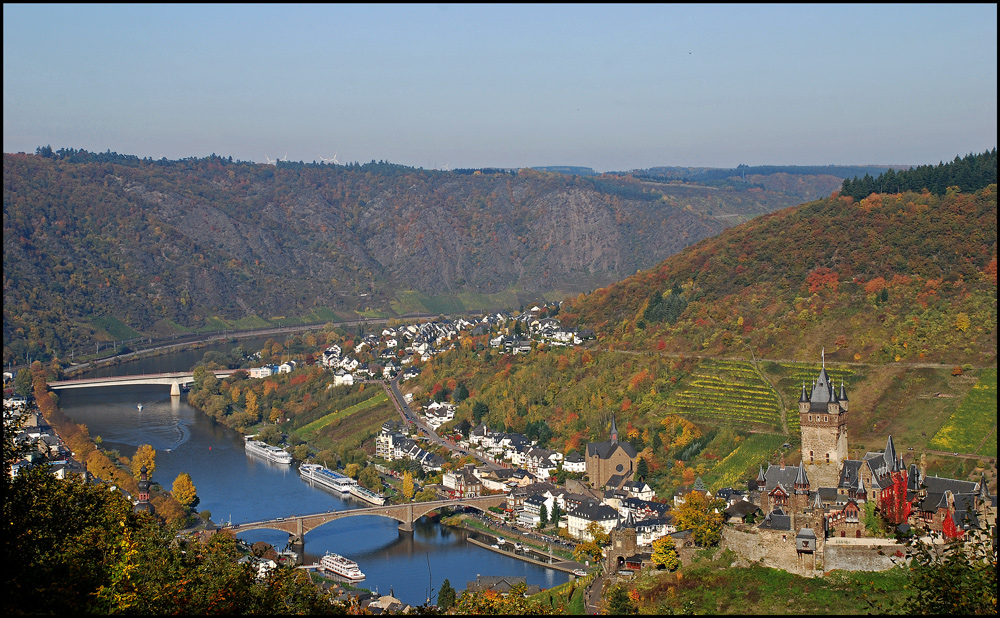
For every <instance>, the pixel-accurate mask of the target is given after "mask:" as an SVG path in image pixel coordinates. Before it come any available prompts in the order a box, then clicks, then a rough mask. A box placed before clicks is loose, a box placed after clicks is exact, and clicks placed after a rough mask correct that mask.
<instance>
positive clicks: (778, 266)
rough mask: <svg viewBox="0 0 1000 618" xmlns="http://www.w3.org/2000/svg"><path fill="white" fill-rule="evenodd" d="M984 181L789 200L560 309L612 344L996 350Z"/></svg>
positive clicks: (808, 351) (913, 352)
mask: <svg viewBox="0 0 1000 618" xmlns="http://www.w3.org/2000/svg"><path fill="white" fill-rule="evenodd" d="M996 190H997V187H996V185H995V184H993V185H990V186H989V187H986V188H984V189H982V190H980V191H977V192H975V193H961V192H956V191H951V192H948V193H947V194H946V195H944V196H935V195H933V194H931V193H930V192H927V191H924V192H922V193H912V192H909V193H901V194H892V195H878V194H876V195H872V196H870V197H867V198H865V199H863V200H860V201H855V200H854V199H853V198H851V197H848V196H836V197H830V198H827V199H823V200H819V201H814V202H811V203H807V204H803V205H801V206H798V207H793V208H789V209H786V210H783V211H781V212H777V213H773V214H770V215H766V216H763V217H759V218H757V219H754V220H753V221H750V222H748V223H745V224H743V225H741V226H739V227H734V228H730V229H728V230H726V231H725V232H723V233H722V234H720V235H719V236H716V237H713V238H710V239H707V240H704V241H702V242H700V243H698V244H696V245H694V246H692V247H689V248H688V249H686V250H685V251H683V252H681V253H680V254H678V255H675V256H672V257H670V258H668V259H666V260H665V261H664V262H662V263H661V264H660V265H659V266H657V267H655V268H653V269H650V270H647V271H643V272H641V273H638V274H636V275H634V276H632V277H629V278H628V279H626V280H624V281H621V282H619V283H616V284H613V285H610V286H607V287H605V288H601V289H599V290H596V291H595V292H594V293H592V294H590V295H587V296H584V295H580V296H579V297H578V298H577V299H575V300H573V301H572V302H571V303H567V306H564V308H563V310H562V312H561V316H562V318H563V320H564V322H568V323H570V324H574V325H577V326H581V327H583V326H587V327H592V328H595V329H596V330H597V332H598V333H599V335H600V338H601V339H602V340H603V341H604V342H605V344H606V345H611V346H614V347H616V348H627V349H628V348H630V349H644V350H651V349H660V350H674V351H680V352H684V353H689V354H731V355H740V356H746V357H749V356H750V355H751V354H757V355H766V356H769V357H772V358H781V357H786V358H799V359H802V358H818V357H819V354H820V352H821V350H822V349H824V348H825V350H826V355H827V358H833V359H834V360H841V361H848V360H864V361H866V362H867V361H874V362H885V361H889V362H892V361H910V362H920V361H941V362H963V363H964V362H970V363H976V364H980V363H981V364H995V363H996V345H997V330H996V325H997V315H996V298H997V296H996V290H997V288H996V285H997V274H996V272H997V271H996V267H997V249H996V242H997V198H996Z"/></svg>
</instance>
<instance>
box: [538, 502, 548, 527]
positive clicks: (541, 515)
mask: <svg viewBox="0 0 1000 618" xmlns="http://www.w3.org/2000/svg"><path fill="white" fill-rule="evenodd" d="M547 523H549V507H547V506H545V503H542V506H541V507H539V509H538V529H539V530H541V529H542V528H544V527H545V524H547Z"/></svg>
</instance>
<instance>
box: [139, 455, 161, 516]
mask: <svg viewBox="0 0 1000 618" xmlns="http://www.w3.org/2000/svg"><path fill="white" fill-rule="evenodd" d="M137 485H139V500H138V502H136V503H135V507H134V510H135V512H136V513H138V512H139V511H146V512H148V513H150V514H153V513H155V512H156V509H155V508H153V503H152V502H150V501H149V486H150V485H152V483H151V482H150V481H149V477H148V476H147V475H146V466H143V467H142V468H141V469H140V470H139V482H138V483H137Z"/></svg>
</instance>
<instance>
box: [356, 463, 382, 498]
mask: <svg viewBox="0 0 1000 618" xmlns="http://www.w3.org/2000/svg"><path fill="white" fill-rule="evenodd" d="M358 484H359V485H363V486H364V487H367V488H368V489H370V490H372V491H376V492H377V491H380V490H381V489H382V477H381V476H379V474H378V470H376V469H375V466H367V467H366V468H365V469H364V470H362V471H361V472H360V473H359V474H358Z"/></svg>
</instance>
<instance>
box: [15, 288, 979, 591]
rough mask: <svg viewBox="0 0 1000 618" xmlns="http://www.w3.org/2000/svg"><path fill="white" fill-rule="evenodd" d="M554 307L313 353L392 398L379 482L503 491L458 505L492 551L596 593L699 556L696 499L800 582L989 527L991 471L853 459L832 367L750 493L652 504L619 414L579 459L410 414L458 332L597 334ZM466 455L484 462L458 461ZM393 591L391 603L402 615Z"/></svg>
mask: <svg viewBox="0 0 1000 618" xmlns="http://www.w3.org/2000/svg"><path fill="white" fill-rule="evenodd" d="M557 310H558V304H552V305H545V306H534V307H532V308H531V309H529V310H528V311H525V312H522V313H520V314H511V315H504V314H492V315H487V316H485V317H483V318H481V319H480V320H478V321H471V320H467V319H464V318H460V319H457V320H455V321H454V322H452V321H450V320H433V321H427V322H423V323H415V324H407V325H397V326H394V327H390V326H387V327H385V328H384V329H382V330H381V333H380V335H374V334H369V335H365V336H364V338H363V339H362V342H361V343H360V344H359V345H357V346H355V348H354V354H355V356H356V355H358V353H359V352H360V351H361V350H363V349H365V348H368V349H370V350H371V351H372V353H375V355H376V356H377V358H378V359H379V361H378V362H379V363H381V366H380V367H377V369H376V370H375V371H373V370H372V364H368V363H361V362H359V361H358V360H357V359H356V358H355V356H352V355H349V354H344V353H343V351H342V349H341V348H340V346H338V345H330V346H327V347H325V348H323V349H322V351H321V352H318V353H317V354H315V355H314V358H315V361H314V362H315V363H316V364H317V365H320V366H322V367H325V368H326V369H327V370H328V371H330V372H332V373H334V375H335V378H334V380H335V381H334V384H336V385H337V386H354V385H355V384H360V383H381V384H382V385H383V386H384V388H385V389H386V392H387V393H390V394H391V395H392V399H393V401H394V405H395V407H396V410H397V411H398V412H399V418H398V419H395V420H388V421H386V422H385V423H383V425H382V428H381V431H380V432H379V433H378V434H377V436H376V437H375V443H374V454H373V457H372V460H371V464H372V465H373V467H374V468H375V469H377V470H378V471H379V473H380V475H381V478H382V480H380V481H379V482H380V483H381V484H382V486H383V487H384V488H386V489H389V488H392V487H393V486H396V487H397V488H398V485H399V483H400V480H401V478H402V476H403V475H401V474H400V473H399V468H398V467H395V468H394V466H393V462H405V461H409V462H412V465H416V466H419V468H420V469H421V471H422V472H423V475H422V476H424V477H425V483H424V484H423V486H420V485H415V486H414V488H413V489H412V490H411V492H410V493H409V495H410V496H411V499H413V500H463V499H468V498H478V497H481V496H489V495H494V496H496V495H503V496H505V501H504V503H503V505H502V506H500V507H491V508H490V509H482V510H479V509H470V508H465V509H459V511H460V512H462V511H464V512H465V515H464V516H465V517H472V518H473V519H475V520H476V521H478V522H479V523H480V524H481V525H483V526H484V529H485V530H486V531H488V532H489V534H491V535H492V538H493V539H494V542H493V543H492V544H490V545H484V547H485V548H486V549H489V550H493V551H497V552H502V553H505V554H507V555H510V556H514V557H519V558H521V559H524V560H536V561H537V560H538V559H540V558H544V554H543V553H542V552H543V551H544V548H548V549H549V552H550V555H549V560H548V561H549V562H550V563H555V562H558V561H559V560H560V559H559V558H558V556H557V557H556V558H553V557H552V555H551V552H552V549H553V548H556V549H557V550H558V553H559V554H560V555H562V556H563V558H562V559H561V563H560V568H562V569H564V570H566V571H567V572H572V573H573V575H574V576H576V577H588V576H590V575H592V574H594V575H598V576H599V577H596V578H591V579H590V580H589V583H590V585H595V584H598V585H601V584H600V583H599V582H602V578H604V577H609V578H612V579H618V578H623V577H624V578H628V577H629V576H631V575H632V574H633V573H637V572H641V571H642V570H643V569H647V570H648V569H651V568H652V569H655V568H657V567H661V568H662V563H660V562H658V561H657V560H662V557H658V558H654V555H655V554H656V550H655V548H657V547H658V546H661V542H662V540H663V539H670V540H671V542H670V546H671V547H676V548H677V549H678V550H679V552H680V553H681V554H684V552H687V553H688V555H690V551H692V550H693V549H694V547H695V546H696V545H697V544H698V543H697V542H696V535H695V531H694V530H692V529H691V528H690V527H688V526H685V525H684V524H683V523H681V522H679V521H678V518H677V517H676V515H677V513H678V509H679V508H680V507H682V506H683V505H685V504H686V503H688V502H691V501H692V499H693V498H694V499H696V500H695V502H697V503H698V504H699V505H702V508H704V509H705V510H706V511H710V512H711V513H713V514H714V516H715V520H716V521H717V522H719V525H718V526H717V528H718V530H717V533H718V539H717V542H718V545H719V547H721V548H724V549H730V550H732V551H733V552H734V553H735V554H736V555H738V556H739V557H740V559H742V560H744V561H745V562H747V563H758V564H762V565H764V566H769V567H773V568H779V569H783V570H786V571H789V572H792V573H796V574H799V575H804V576H807V577H822V576H823V574H824V572H829V571H831V570H834V569H846V570H852V571H865V570H885V569H888V568H891V567H892V566H893V565H894V564H895V556H896V555H897V552H898V548H899V547H900V540H899V538H900V535H904V536H905V535H906V534H909V533H910V531H911V530H914V531H915V530H918V529H920V530H923V531H924V533H927V532H931V533H936V534H938V535H940V536H941V537H942V538H943V539H952V538H957V537H961V536H962V535H963V534H965V533H966V532H968V531H970V530H972V531H975V530H980V531H987V532H990V533H991V534H992V533H993V531H995V526H996V496H994V495H991V494H990V492H989V489H988V487H987V482H986V477H985V476H983V478H982V479H981V480H980V481H979V482H970V481H966V480H958V479H949V478H940V477H938V476H935V475H932V474H929V473H928V471H927V470H925V469H923V466H922V465H920V464H919V463H918V462H915V461H911V462H909V463H908V464H907V463H905V462H904V458H903V456H902V455H901V454H900V453H899V452H897V447H896V445H895V443H894V441H893V438H892V436H886V446H885V449H883V450H881V451H878V452H868V453H866V454H865V455H864V457H863V458H860V459H851V458H849V457H848V440H847V430H846V427H847V420H848V414H849V413H850V399H849V396H848V393H847V391H846V389H845V387H844V385H843V384H839V385H837V384H834V383H833V381H832V380H831V379H830V377H829V375H828V374H827V371H826V367H825V362H824V366H823V368H822V369H821V370H820V372H819V374H818V375H817V376H815V379H814V380H813V383H812V386H811V387H809V386H808V385H806V384H803V385H802V389H801V393H800V396H799V402H798V414H799V419H800V427H801V460H800V462H799V464H798V465H787V466H786V465H785V464H784V455H783V456H782V461H781V462H780V463H769V464H767V465H766V467H765V466H764V465H763V464H762V465H761V466H760V468H759V473H758V475H757V477H756V478H753V479H748V480H747V483H746V485H745V486H740V487H725V488H722V489H719V490H717V491H714V492H713V491H709V490H707V489H706V487H705V485H704V484H703V483H701V479H700V478H699V479H696V481H695V482H694V483H692V484H691V485H690V486H689V487H685V488H683V489H682V490H681V491H679V492H677V493H675V494H674V495H672V496H657V495H656V492H655V491H654V490H653V489H652V488H651V486H650V485H649V484H648V483H646V482H645V478H644V476H645V475H644V473H643V471H644V468H645V463H646V462H643V461H642V460H641V459H640V458H639V457H638V453H637V450H636V449H635V448H634V447H633V446H632V445H631V444H630V443H629V441H628V440H626V439H622V438H621V437H620V435H619V431H618V428H617V425H616V419H615V418H614V417H613V416H612V417H611V418H610V419H609V426H608V433H607V439H606V440H604V441H600V442H591V443H588V444H587V445H586V447H585V449H584V452H569V453H562V452H559V451H557V450H553V449H550V448H543V447H540V446H539V445H538V440H537V439H532V438H529V437H528V436H525V435H523V434H520V433H514V432H507V431H498V430H494V429H491V428H490V427H488V426H487V425H486V424H485V423H480V424H479V425H476V426H472V425H471V424H469V423H463V425H462V426H459V428H458V429H457V430H455V429H453V430H451V431H449V432H448V433H446V434H444V435H438V433H437V430H438V429H440V428H441V427H442V425H444V424H445V423H448V422H449V421H452V420H453V419H454V411H455V404H453V403H449V402H445V401H435V400H430V401H427V402H426V403H424V404H423V405H421V406H418V407H417V411H414V410H413V409H412V408H411V405H415V404H414V399H413V396H412V394H411V393H406V394H405V395H403V394H401V393H400V390H399V387H400V384H401V383H405V381H406V380H408V379H410V378H413V377H415V376H416V375H418V374H419V370H418V369H417V368H416V367H413V366H412V362H413V359H415V358H421V359H422V361H426V360H428V359H429V358H431V357H433V356H434V355H437V354H442V353H444V352H446V351H448V350H449V349H451V348H452V347H453V346H454V345H455V342H456V341H457V339H458V338H459V337H460V335H461V334H462V333H463V332H470V333H474V334H475V335H477V336H483V335H487V336H488V341H489V345H490V347H491V348H498V349H501V350H503V351H504V352H505V353H508V354H522V353H523V354H530V353H531V351H532V349H533V348H534V347H537V346H539V345H551V346H567V345H580V344H582V343H583V342H584V341H585V340H586V339H587V338H588V336H589V335H590V333H577V332H574V331H568V330H563V329H562V328H561V327H560V326H559V323H558V321H557V320H555V319H552V318H546V317H540V314H544V313H547V312H549V311H553V312H555V311H557ZM249 360H250V361H252V360H253V358H252V357H251V358H250V359H249ZM297 364H298V363H297V362H296V361H295V360H289V361H287V362H285V363H282V364H280V365H276V366H270V365H265V366H257V367H249V368H247V369H246V373H247V376H248V378H249V379H264V378H267V377H269V376H271V375H273V374H280V373H292V372H294V371H295V370H296V367H297ZM408 365H410V366H408ZM27 409H28V408H27V407H26V400H25V399H24V398H5V416H7V414H8V413H9V414H16V413H21V412H24V411H25V410H27ZM27 416H28V423H27V426H26V427H25V428H24V430H23V431H22V433H21V434H20V435H19V436H18V439H19V440H21V441H23V442H27V443H30V444H33V445H35V446H36V447H37V452H36V453H35V454H34V455H33V457H35V458H38V457H39V456H44V457H46V458H47V459H48V460H49V461H50V463H51V468H50V469H51V471H52V473H53V474H55V475H57V476H59V477H60V478H64V477H66V476H67V475H71V474H73V472H76V473H83V474H84V475H86V476H89V475H87V474H86V473H84V472H83V470H82V468H81V467H80V466H79V465H78V464H76V465H74V462H72V460H71V458H70V457H69V453H68V452H67V449H66V448H65V445H64V444H63V443H62V442H61V440H59V438H58V437H57V436H54V435H52V432H51V431H48V430H47V427H46V424H45V422H44V419H42V418H41V416H40V415H38V414H30V415H27ZM278 437H279V438H280V436H278ZM268 448H275V447H268ZM440 453H448V454H450V457H449V458H446V457H445V456H442V454H440ZM469 458H474V459H475V460H476V461H477V462H478V463H459V464H456V463H454V462H453V461H452V460H456V461H457V460H460V459H464V460H465V461H468V459H469ZM289 461H290V458H289ZM32 463H33V461H32V460H31V459H25V460H21V461H18V462H15V463H14V467H13V470H12V474H16V473H17V471H18V470H19V469H20V468H21V467H22V466H26V465H31V464H32ZM407 476H409V475H408V474H407ZM90 478H92V477H90ZM435 479H436V480H437V481H436V482H434V481H435ZM411 481H412V478H411ZM355 484H356V483H355ZM371 489H373V490H374V489H375V488H371ZM369 493H370V495H372V496H378V500H379V501H377V502H374V503H375V504H381V503H383V502H385V498H384V496H383V495H382V494H381V493H371V492H369ZM393 494H394V496H395V498H394V499H393V501H394V502H398V501H399V500H401V499H402V500H403V501H404V502H405V497H401V493H400V492H398V491H394V492H393ZM133 502H134V503H135V504H136V508H148V495H146V496H145V500H144V499H143V495H142V494H140V495H139V496H136V497H135V498H134V499H133ZM369 502H371V500H369ZM876 505H877V506H878V508H879V511H880V512H883V513H888V519H889V520H890V521H891V523H893V524H895V525H896V528H895V529H884V528H873V529H868V527H869V526H875V520H874V519H873V518H872V517H871V514H872V508H871V507H873V506H876ZM866 514H867V516H866ZM683 521H684V522H686V521H687V520H683ZM535 550H537V551H535ZM282 556H285V557H290V559H292V560H293V561H294V559H295V554H294V552H289V551H286V552H283V553H279V554H278V555H275V556H274V558H278V559H279V560H280V559H281V557H282ZM245 559H246V560H249V561H250V562H251V563H252V564H254V565H255V568H256V569H257V571H258V573H259V575H260V576H264V574H265V573H266V572H267V570H268V569H270V568H273V567H274V566H276V564H277V561H275V560H271V559H267V558H264V557H254V556H252V555H248V556H247V557H246V558H245ZM521 579H522V580H523V578H521ZM517 581H518V578H517V577H513V578H512V577H510V576H503V574H495V575H491V576H488V577H487V576H481V577H480V578H478V579H477V581H470V582H469V583H468V586H467V588H468V589H470V590H473V589H475V590H489V589H494V590H498V591H504V592H509V590H510V588H511V586H512V585H514V584H516V583H517ZM522 583H523V581H522ZM335 587H336V586H335ZM529 589H530V587H529ZM536 592H537V591H536ZM340 594H341V595H342V597H343V598H350V597H351V596H352V595H353V596H354V598H355V601H356V602H364V603H366V604H369V605H371V604H375V605H373V606H372V608H373V609H374V608H375V607H379V605H378V603H379V602H380V601H379V598H380V597H378V596H377V595H371V594H366V593H364V592H363V591H361V592H354V591H351V590H341V591H340ZM392 598H393V597H391V596H390V597H388V599H389V600H383V601H382V605H386V604H387V603H388V604H389V605H388V606H391V607H392V609H393V610H405V609H406V608H405V607H404V606H405V604H400V603H398V599H397V600H395V601H392V600H391V599H392ZM393 603H395V605H393Z"/></svg>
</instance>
